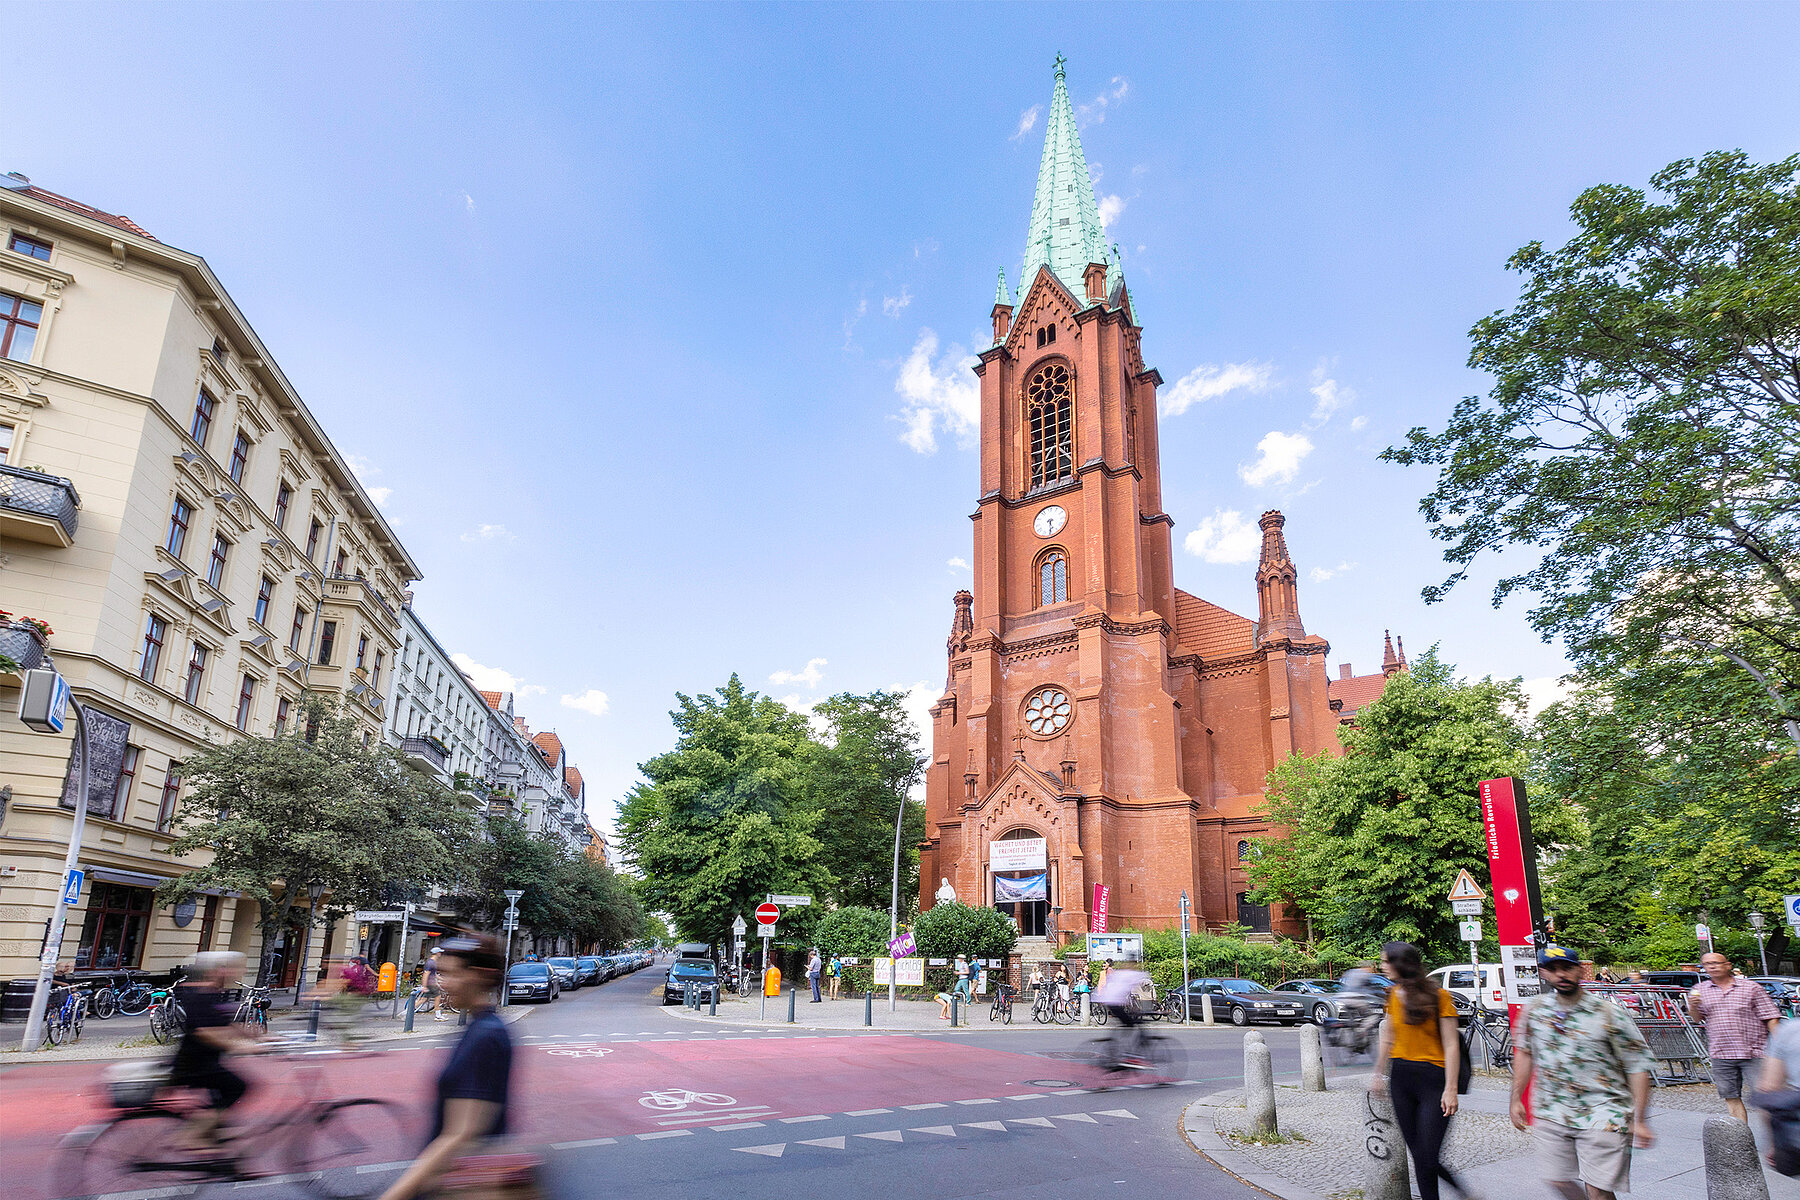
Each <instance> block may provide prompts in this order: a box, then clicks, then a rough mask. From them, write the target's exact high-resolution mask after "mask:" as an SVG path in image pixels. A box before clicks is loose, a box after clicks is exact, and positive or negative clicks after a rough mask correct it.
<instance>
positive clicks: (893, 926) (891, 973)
mask: <svg viewBox="0 0 1800 1200" xmlns="http://www.w3.org/2000/svg"><path fill="white" fill-rule="evenodd" d="M905 820H906V796H905V795H904V794H902V795H901V797H900V811H898V812H896V813H895V814H894V891H893V895H892V896H891V897H890V898H889V900H888V941H889V942H892V941H893V940H894V939H895V938H897V937H899V936H900V825H901V823H902V822H903V821H905ZM893 953H894V952H893V950H891V949H890V950H889V951H888V1011H889V1012H893V1011H894V1010H895V1009H896V1008H898V1007H899V989H898V987H897V980H898V979H899V976H900V965H899V964H898V963H896V962H895V961H894V959H893ZM768 965H769V964H768V963H767V962H765V963H763V966H764V968H765V969H766V968H767V967H768Z"/></svg>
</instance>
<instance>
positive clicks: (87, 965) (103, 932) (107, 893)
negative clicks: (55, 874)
mask: <svg viewBox="0 0 1800 1200" xmlns="http://www.w3.org/2000/svg"><path fill="white" fill-rule="evenodd" d="M150 894H151V893H150V889H149V888H141V887H128V886H126V885H125V884H122V883H100V882H96V883H95V884H94V890H93V893H92V894H91V895H90V896H89V897H88V908H87V917H86V919H85V920H84V921H83V922H82V926H81V944H80V947H79V948H78V949H77V950H76V951H75V966H76V968H77V969H79V970H101V971H110V970H114V969H117V968H121V967H136V966H137V965H138V964H139V963H140V962H141V961H142V960H143V957H144V934H145V933H146V932H147V931H148V930H149V928H150Z"/></svg>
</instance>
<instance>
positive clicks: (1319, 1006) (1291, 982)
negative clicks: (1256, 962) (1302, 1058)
mask: <svg viewBox="0 0 1800 1200" xmlns="http://www.w3.org/2000/svg"><path fill="white" fill-rule="evenodd" d="M1275 990H1276V991H1278V992H1299V993H1301V994H1302V995H1305V996H1309V997H1311V998H1312V999H1311V1001H1310V1002H1311V1004H1312V1007H1311V1008H1310V1009H1308V1010H1307V1015H1309V1016H1310V1017H1312V1019H1313V1024H1315V1025H1323V1024H1324V1023H1325V1022H1326V1021H1329V1020H1331V1019H1332V1018H1333V1017H1335V1016H1337V1015H1338V1003H1337V996H1338V993H1340V992H1342V991H1343V990H1344V985H1343V984H1341V983H1339V982H1338V981H1337V980H1335V979H1284V980H1282V981H1281V982H1280V983H1278V984H1276V985H1275Z"/></svg>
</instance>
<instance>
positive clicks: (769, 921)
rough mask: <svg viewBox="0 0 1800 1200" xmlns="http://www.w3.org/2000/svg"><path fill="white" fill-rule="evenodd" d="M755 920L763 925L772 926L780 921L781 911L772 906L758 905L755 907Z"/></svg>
mask: <svg viewBox="0 0 1800 1200" xmlns="http://www.w3.org/2000/svg"><path fill="white" fill-rule="evenodd" d="M756 919H757V921H758V922H759V923H761V924H763V925H773V924H774V923H775V922H777V921H779V920H781V910H780V909H779V908H776V907H775V906H774V905H773V904H759V905H757V906H756Z"/></svg>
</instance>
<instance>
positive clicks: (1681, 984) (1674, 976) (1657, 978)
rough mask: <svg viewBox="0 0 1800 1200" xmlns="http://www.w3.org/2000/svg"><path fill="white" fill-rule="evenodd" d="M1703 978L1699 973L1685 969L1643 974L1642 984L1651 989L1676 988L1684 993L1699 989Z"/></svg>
mask: <svg viewBox="0 0 1800 1200" xmlns="http://www.w3.org/2000/svg"><path fill="white" fill-rule="evenodd" d="M1705 978H1706V976H1705V975H1702V974H1701V973H1700V972H1699V971H1690V970H1686V969H1682V970H1675V971H1645V972H1644V982H1645V983H1647V984H1649V985H1650V986H1651V987H1678V988H1680V989H1681V990H1682V991H1684V992H1685V991H1690V990H1692V989H1694V988H1697V987H1699V986H1700V981H1701V980H1702V979H1705Z"/></svg>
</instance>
